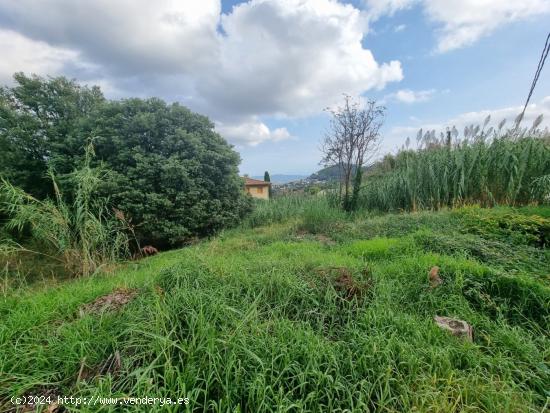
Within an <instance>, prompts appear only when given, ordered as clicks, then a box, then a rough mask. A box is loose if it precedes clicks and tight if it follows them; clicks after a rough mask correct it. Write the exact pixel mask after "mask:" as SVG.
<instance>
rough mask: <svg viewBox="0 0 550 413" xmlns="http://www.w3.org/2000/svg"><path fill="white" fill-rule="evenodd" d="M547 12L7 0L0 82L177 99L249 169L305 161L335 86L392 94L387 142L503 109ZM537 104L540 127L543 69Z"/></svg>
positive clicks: (514, 105) (508, 106)
mask: <svg viewBox="0 0 550 413" xmlns="http://www.w3.org/2000/svg"><path fill="white" fill-rule="evenodd" d="M549 17H550V0H522V1H517V0H485V1H483V2H480V1H478V0H354V1H344V0H341V1H338V0H248V1H246V2H245V1H242V2H239V1H233V0H231V1H226V0H222V1H220V0H180V1H171V0H158V1H155V2H151V1H149V0H119V1H117V2H112V1H109V0H90V1H87V2H83V3H76V2H74V1H73V0H44V1H36V0H19V1H17V2H0V52H1V53H2V56H3V59H2V60H1V61H0V83H3V84H9V83H10V82H11V75H12V74H13V73H14V72H16V71H24V72H27V73H37V74H40V75H66V76H69V77H71V78H75V79H77V80H78V81H79V82H82V83H84V84H98V85H100V86H101V87H102V89H103V91H104V93H105V94H106V95H107V96H108V97H110V98H123V97H129V96H138V97H143V98H146V97H150V96H158V97H161V98H164V99H166V100H167V101H179V102H181V103H182V104H184V105H186V106H189V107H190V108H191V109H193V110H195V111H197V112H200V113H204V114H206V115H208V116H209V117H210V118H211V119H212V121H213V122H214V123H215V125H216V129H217V130H218V131H219V132H220V133H221V134H222V135H223V136H224V137H225V138H226V139H227V140H228V141H229V142H231V143H232V144H234V145H235V148H236V150H238V151H239V153H240V154H241V157H242V164H241V172H242V173H248V174H250V175H261V174H263V171H265V170H269V171H270V172H271V173H272V174H276V173H284V174H309V173H311V172H314V171H315V170H317V169H319V165H318V163H319V160H320V157H321V155H320V152H319V144H320V141H321V139H322V137H323V134H324V132H325V130H326V128H327V125H328V117H327V115H326V112H324V111H323V108H326V107H327V106H332V105H336V104H338V102H339V101H340V100H341V97H342V94H343V93H347V94H351V95H354V96H361V97H365V98H368V99H376V100H377V101H379V102H381V103H383V104H384V105H385V106H386V107H387V115H386V122H385V125H384V128H383V134H382V147H381V151H382V153H384V152H393V151H395V150H396V149H397V148H398V147H399V146H400V145H402V144H403V142H404V141H405V139H406V138H407V136H411V137H414V136H415V135H416V131H417V130H418V129H419V128H421V127H422V128H424V129H436V130H443V129H444V128H445V127H446V126H452V125H456V126H457V127H458V129H459V130H461V129H462V128H463V127H464V126H465V125H468V124H471V123H481V122H482V121H483V119H484V118H485V117H486V116H487V115H488V114H491V115H492V116H493V118H492V121H493V122H494V123H498V122H499V121H500V120H501V119H502V118H504V117H506V118H507V119H508V121H509V122H511V120H512V119H513V118H514V117H515V115H516V114H517V113H519V111H520V110H521V106H522V105H523V103H524V100H525V98H526V94H527V91H528V88H529V86H530V84H531V80H532V77H533V74H534V71H535V68H536V65H537V63H538V59H539V56H540V53H541V50H542V47H543V44H544V40H545V38H546V35H547V34H548V30H549V26H548V21H549ZM549 64H550V63H549ZM531 102H532V105H531V106H530V107H529V109H528V111H527V116H526V120H525V122H526V123H528V122H532V120H533V119H534V118H535V117H536V116H537V115H538V114H540V113H543V114H544V115H545V121H544V123H543V126H547V125H549V123H548V121H549V118H550V69H548V67H546V68H545V70H544V72H543V73H542V74H541V77H540V79H539V84H538V86H537V89H536V91H535V93H534V95H533V97H532V100H531Z"/></svg>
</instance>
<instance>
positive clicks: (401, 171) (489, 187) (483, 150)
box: [360, 129, 550, 211]
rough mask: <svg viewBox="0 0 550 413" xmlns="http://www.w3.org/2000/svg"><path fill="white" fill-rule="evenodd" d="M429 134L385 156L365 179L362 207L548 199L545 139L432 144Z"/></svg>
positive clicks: (549, 164)
mask: <svg viewBox="0 0 550 413" xmlns="http://www.w3.org/2000/svg"><path fill="white" fill-rule="evenodd" d="M475 130H476V129H474V132H475ZM474 132H471V133H474ZM433 135H434V134H432V133H430V134H429V135H428V138H427V140H426V139H425V138H424V137H425V136H426V135H423V136H424V137H423V138H422V140H423V141H424V143H425V144H424V145H423V146H422V147H420V148H419V149H417V150H411V149H407V148H403V150H401V151H400V152H399V153H398V154H397V155H396V156H394V157H386V158H385V160H384V162H383V163H381V165H380V170H382V172H381V173H378V174H374V175H371V176H370V177H368V178H367V179H366V184H365V185H364V186H363V188H362V191H361V200H360V204H361V206H362V207H363V208H368V209H374V210H380V211H393V210H407V211H416V210H421V209H430V210H438V209H441V208H444V207H458V206H463V205H472V204H477V205H481V206H488V207H490V206H495V205H508V206H520V205H529V204H543V203H547V202H548V201H549V200H550V198H549V197H550V141H549V140H548V138H547V135H544V134H538V135H537V134H535V135H534V136H529V135H527V136H517V135H514V134H512V133H510V134H504V135H502V136H500V135H496V134H492V135H485V134H479V135H475V136H473V137H471V135H470V134H468V133H467V135H470V137H469V138H465V139H463V140H460V141H457V140H455V142H454V143H452V142H447V143H445V142H444V139H443V138H442V139H441V140H439V141H438V140H434V139H433Z"/></svg>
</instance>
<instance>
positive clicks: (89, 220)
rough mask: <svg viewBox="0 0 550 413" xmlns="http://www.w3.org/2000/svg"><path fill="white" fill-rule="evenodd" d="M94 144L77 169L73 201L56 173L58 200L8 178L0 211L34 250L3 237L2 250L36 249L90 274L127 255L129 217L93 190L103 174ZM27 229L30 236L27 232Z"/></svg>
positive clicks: (69, 267) (73, 269) (0, 194)
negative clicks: (94, 157) (119, 213)
mask: <svg viewBox="0 0 550 413" xmlns="http://www.w3.org/2000/svg"><path fill="white" fill-rule="evenodd" d="M92 154H93V148H92V147H91V146H89V147H88V149H87V151H86V158H85V159H86V160H85V164H84V166H83V168H81V169H80V170H77V171H76V172H74V173H73V176H72V178H73V180H74V185H75V187H76V190H75V194H74V201H73V203H68V202H67V201H66V199H64V197H63V194H62V193H61V191H60V189H59V187H58V186H57V182H56V178H55V176H54V174H53V172H50V178H51V181H52V184H53V187H54V190H55V200H51V199H49V198H47V199H45V200H38V199H36V198H34V197H33V196H31V195H29V194H27V193H26V192H24V191H23V190H22V189H20V188H17V187H15V186H13V185H12V184H11V183H9V182H8V181H6V180H4V179H3V180H2V181H1V184H0V200H1V204H0V211H1V212H2V213H4V214H5V215H6V216H7V217H8V219H7V222H6V224H5V229H7V230H8V231H10V230H11V231H16V232H17V233H18V234H20V237H21V235H22V236H23V237H22V238H23V240H24V241H25V242H26V243H27V244H29V243H32V244H33V245H34V246H35V247H36V249H35V250H30V249H29V248H27V247H25V246H23V245H22V244H20V243H16V242H14V241H7V240H4V242H2V246H3V250H4V251H3V252H4V253H10V252H17V251H25V252H33V253H36V254H40V255H45V256H47V257H49V258H52V259H54V260H57V261H59V262H60V263H62V264H63V266H64V267H65V269H66V270H67V271H68V272H70V273H72V274H74V275H90V274H92V273H93V272H95V271H96V270H97V269H98V268H99V267H100V266H102V265H104V264H107V263H110V262H113V261H116V260H117V259H119V258H121V257H124V256H127V255H128V252H129V239H128V236H127V235H126V233H125V232H124V230H125V229H126V228H125V226H126V225H125V224H126V223H125V221H124V220H123V218H122V217H119V218H120V219H116V218H115V216H114V215H113V214H111V213H110V211H109V210H108V208H107V205H106V204H105V202H104V201H103V202H102V201H101V200H100V199H98V198H97V196H95V195H94V192H95V190H96V189H97V187H98V186H99V183H100V176H99V175H98V172H97V171H96V170H94V169H92V168H91V167H90V162H91V157H92ZM25 234H27V235H28V236H30V239H28V237H25Z"/></svg>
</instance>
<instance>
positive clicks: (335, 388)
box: [0, 198, 550, 413]
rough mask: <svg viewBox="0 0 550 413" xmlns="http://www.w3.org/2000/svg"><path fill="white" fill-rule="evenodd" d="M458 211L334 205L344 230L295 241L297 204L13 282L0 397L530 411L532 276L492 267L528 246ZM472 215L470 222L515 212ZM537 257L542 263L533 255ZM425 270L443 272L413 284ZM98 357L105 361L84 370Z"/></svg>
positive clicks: (536, 362)
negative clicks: (108, 303) (88, 306)
mask: <svg viewBox="0 0 550 413" xmlns="http://www.w3.org/2000/svg"><path fill="white" fill-rule="evenodd" d="M281 202H288V203H290V200H284V201H281ZM302 202H303V203H302V204H300V206H299V208H301V211H306V210H307V209H312V208H313V207H312V206H311V205H312V203H313V202H314V199H313V198H307V200H306V201H302ZM323 202H325V201H319V205H322V203H323ZM281 205H283V204H281ZM297 208H298V206H297ZM530 208H531V210H530V211H529V214H530V215H535V214H536V210H537V209H536V208H535V207H530ZM470 213H471V211H470V210H464V211H463V210H458V211H441V212H437V213H433V212H432V213H428V212H422V213H413V214H400V215H397V214H392V215H385V216H379V217H370V218H365V217H360V216H355V217H352V218H350V217H349V215H348V214H342V216H341V217H339V218H338V219H336V222H337V223H339V224H342V223H345V225H347V226H349V227H350V228H352V229H353V231H351V230H350V228H347V229H346V230H345V231H343V232H342V234H343V237H344V238H343V239H342V240H341V242H339V243H336V244H332V245H326V244H325V243H323V242H322V241H317V240H316V238H315V237H301V235H302V231H303V230H302V229H300V228H296V227H295V226H294V225H293V224H294V223H295V222H301V220H302V219H303V217H301V216H299V217H296V218H293V219H291V220H290V222H288V223H287V224H277V225H265V226H262V227H257V228H241V229H233V230H229V231H225V232H223V233H222V234H221V236H219V237H216V238H213V239H212V240H209V241H205V242H201V243H199V244H197V245H194V246H191V247H188V248H185V249H182V250H178V251H171V252H169V253H161V254H159V255H157V256H155V257H152V258H151V259H147V260H142V261H139V262H133V263H129V264H128V265H127V266H125V267H123V268H121V269H120V270H119V271H118V272H116V273H114V274H112V275H109V276H97V277H94V278H93V279H80V280H75V281H71V282H69V283H65V284H61V285H57V286H55V287H51V286H47V287H45V288H43V289H36V288H35V289H32V290H31V289H29V290H17V291H13V292H12V293H11V294H8V296H7V297H6V298H5V299H4V300H3V301H0V317H2V320H3V323H2V324H0V347H1V348H2V357H0V377H1V379H0V380H1V383H2V386H0V407H4V406H2V403H3V402H4V403H5V405H6V406H9V398H10V397H11V396H20V395H23V394H37V392H42V393H44V392H46V391H51V392H54V393H57V394H70V395H74V396H80V397H95V396H98V397H127V396H128V395H131V396H135V397H143V396H149V397H166V396H167V395H170V397H172V398H176V397H188V398H189V399H190V405H189V406H188V408H189V409H190V410H193V411H215V412H226V411H242V412H245V411H250V412H252V411H253V412H272V411H300V412H324V411H352V412H366V411H371V412H375V411H380V412H402V411H403V412H405V411H421V412H456V413H458V412H519V411H521V412H533V413H534V412H541V411H544V410H545V408H547V406H548V400H549V399H548V397H549V396H550V395H549V394H548V384H547V383H548V382H549V381H550V365H549V362H548V360H549V359H550V358H549V357H550V341H549V337H548V334H547V332H548V327H549V326H548V322H549V313H548V311H549V306H548V302H549V299H550V295H549V294H550V284H549V282H550V280H548V279H542V278H539V277H538V276H535V275H534V274H532V272H531V270H530V269H529V268H528V267H527V266H525V265H524V264H526V262H523V261H521V260H520V261H521V262H518V263H517V265H516V266H517V268H516V269H514V270H513V271H512V270H510V269H506V268H504V267H503V266H502V261H501V258H499V256H498V255H497V253H498V251H497V250H498V247H499V246H500V247H502V246H506V247H512V246H514V247H515V249H516V250H517V251H520V252H523V251H524V250H523V249H524V248H527V249H538V250H541V251H543V250H545V249H546V247H543V248H538V247H534V246H532V245H530V244H529V242H530V241H529V239H528V238H525V237H523V236H518V237H508V238H506V239H505V238H502V239H501V234H499V233H498V232H494V231H487V232H484V233H483V235H480V233H478V232H477V231H475V229H474V228H473V225H474V221H471V222H470V221H469V222H466V221H465V220H464V218H463V215H464V214H470ZM476 214H477V218H478V219H477V221H476V222H477V225H479V226H480V227H481V228H483V225H484V224H483V220H485V219H489V218H491V217H493V215H495V216H499V214H510V215H516V212H515V211H514V210H512V209H511V208H503V209H499V210H496V211H494V210H488V209H480V210H479V211H476ZM335 218H337V217H335ZM516 218H517V219H520V218H519V217H516ZM491 219H492V218H491ZM466 224H467V225H466ZM298 230H299V231H298ZM516 230H517V231H519V232H521V231H522V229H521V227H519V226H514V227H513V228H512V229H510V231H512V232H515V231H516ZM337 231H340V229H338V230H337ZM387 234H392V235H387ZM456 235H461V236H463V238H458V239H455V236H456ZM486 240H491V241H492V242H493V243H492V244H491V243H490V244H487V245H488V250H487V251H481V250H480V251H481V252H483V253H484V254H479V255H474V254H475V253H476V251H478V250H479V248H481V247H482V246H483V245H485V241H486ZM468 244H472V247H471V248H470V249H469V250H468ZM513 251H514V250H513V249H508V250H505V251H504V252H503V254H509V253H511V254H512V255H514V252H513ZM485 252H488V253H485ZM541 259H543V262H540V266H539V268H540V269H542V268H546V269H547V268H548V267H549V265H550V256H549V255H546V256H545V258H544V256H543V258H541ZM434 265H437V266H439V267H440V275H441V277H442V279H443V284H442V285H441V286H439V287H438V288H436V289H430V288H429V283H428V279H427V273H428V271H429V270H430V268H431V267H432V266H434ZM117 287H133V288H137V289H138V291H139V293H138V297H137V298H136V299H135V300H134V301H133V302H131V303H130V304H128V305H127V306H126V307H124V308H122V309H121V311H119V312H105V313H102V314H89V315H86V316H84V317H75V314H77V313H78V308H79V306H80V305H82V304H84V303H87V302H90V301H92V300H93V299H94V298H96V297H98V296H101V295H103V294H106V293H109V292H110V291H112V290H113V289H114V288H117ZM435 314H437V315H445V316H449V317H456V318H460V319H463V320H466V321H467V322H468V323H470V324H471V325H472V326H473V329H474V341H473V342H472V343H468V342H463V341H461V340H460V339H458V338H456V337H453V336H452V335H450V334H448V333H447V332H445V331H441V330H440V329H439V328H438V327H437V326H436V325H435V323H434V322H433V316H434V315H435ZM115 353H117V354H120V360H121V365H120V369H113V370H109V369H103V370H102V369H101V367H102V366H104V365H105V361H106V360H108V359H109V357H110V356H111V357H112V355H113V354H115ZM83 372H84V373H83ZM39 394H40V393H39ZM67 407H68V408H69V409H71V411H73V410H74V411H82V412H85V411H91V410H90V409H89V408H88V407H87V406H79V407H75V406H67ZM119 410H120V406H102V411H106V412H114V411H119ZM133 410H135V411H143V412H145V411H166V410H167V407H166V406H164V407H160V406H136V407H135V409H133ZM175 410H177V409H175ZM180 410H181V409H180Z"/></svg>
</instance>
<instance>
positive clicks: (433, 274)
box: [428, 266, 443, 288]
mask: <svg viewBox="0 0 550 413" xmlns="http://www.w3.org/2000/svg"><path fill="white" fill-rule="evenodd" d="M428 279H429V280H430V288H436V287H438V286H440V285H441V284H443V280H442V279H441V277H440V276H439V267H437V266H435V267H432V269H431V270H430V272H429V273H428Z"/></svg>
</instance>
